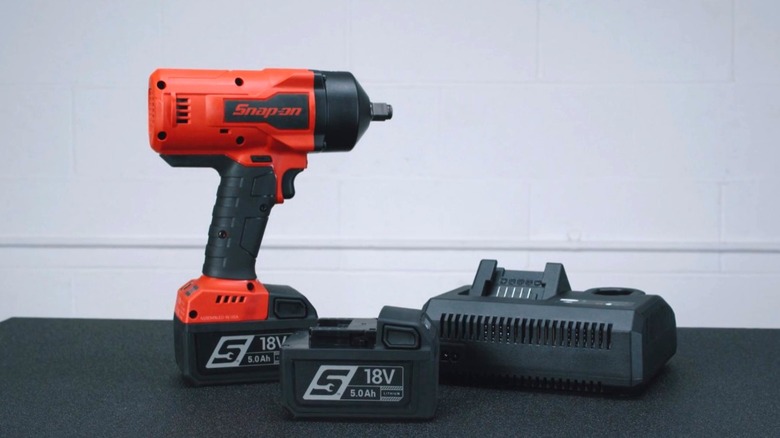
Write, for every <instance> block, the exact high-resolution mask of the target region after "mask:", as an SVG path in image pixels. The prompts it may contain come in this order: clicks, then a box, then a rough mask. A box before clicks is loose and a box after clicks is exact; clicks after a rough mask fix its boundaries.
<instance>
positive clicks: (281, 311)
mask: <svg viewBox="0 0 780 438" xmlns="http://www.w3.org/2000/svg"><path fill="white" fill-rule="evenodd" d="M306 313H307V312H306V304H304V302H303V301H302V300H296V299H289V298H277V299H275V300H274V315H276V317H277V318H279V319H301V318H306Z"/></svg>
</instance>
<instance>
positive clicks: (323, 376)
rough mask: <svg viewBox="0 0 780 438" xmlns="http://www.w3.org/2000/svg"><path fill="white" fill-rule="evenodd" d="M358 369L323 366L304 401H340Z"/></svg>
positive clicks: (345, 366)
mask: <svg viewBox="0 0 780 438" xmlns="http://www.w3.org/2000/svg"><path fill="white" fill-rule="evenodd" d="M357 369H358V367H357V366H354V365H321V366H320V368H319V369H318V370H317V374H315V375H314V378H313V379H311V383H309V387H308V388H307V389H306V392H305V393H304V394H303V399H304V400H340V399H341V396H342V395H344V390H346V389H347V385H349V382H350V381H351V380H352V376H354V375H355V372H356V371H357Z"/></svg>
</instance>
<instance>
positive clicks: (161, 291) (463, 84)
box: [0, 0, 780, 327]
mask: <svg viewBox="0 0 780 438" xmlns="http://www.w3.org/2000/svg"><path fill="white" fill-rule="evenodd" d="M777 23H780V3H778V2H774V1H771V0H763V1H762V0H753V1H746V0H707V1H705V0H702V1H693V0H685V1H672V0H669V1H657V0H656V1H649V0H648V1H636V2H621V1H617V0H610V1H607V0H603V1H602V0H596V1H589V2H568V1H539V2H537V1H484V2H474V1H426V2H420V1H412V0H408V1H394V2H360V1H356V0H353V1H349V0H338V1H330V2H317V1H313V0H310V1H303V0H301V1H287V2H279V1H273V2H272V1H250V0H242V1H223V2H213V1H205V0H204V1H196V2H193V1H184V0H169V1H165V2H159V1H153V0H143V1H134V2H109V1H101V0H80V1H77V2H56V1H53V0H49V1H24V2H10V3H9V4H7V5H5V7H4V9H3V14H2V15H0V98H2V104H0V133H2V136H0V144H1V145H2V150H3V151H4V152H5V153H4V154H3V159H2V160H0V193H1V194H2V197H0V202H2V206H3V207H2V208H3V211H2V214H0V278H2V279H3V280H2V282H1V283H0V285H2V289H0V320H2V319H4V318H7V317H10V316H58V317H97V318H163V319H167V318H170V315H171V313H172V308H173V300H174V291H175V289H176V288H177V287H178V286H179V284H181V283H182V282H183V281H185V280H187V279H188V278H190V277H193V276H196V275H198V274H199V269H200V265H201V263H202V252H203V249H202V246H203V244H204V242H205V232H206V230H207V228H208V223H209V221H210V212H211V206H212V202H213V196H214V192H215V189H216V185H217V176H216V173H215V172H213V171H211V170H196V169H173V168H170V167H168V166H167V165H166V164H165V163H164V162H163V161H162V160H160V159H159V158H158V157H156V156H155V154H154V153H153V152H152V150H151V149H150V148H149V146H148V139H147V132H146V129H147V127H146V81H147V77H148V75H149V73H151V71H152V70H154V69H155V68H157V67H181V68H247V69H260V68H265V67H305V68H317V69H323V70H329V69H331V70H335V69H339V70H342V69H343V70H350V71H352V72H354V73H355V75H356V76H357V77H358V79H359V80H360V81H361V83H362V84H363V86H364V88H365V89H366V90H367V91H368V93H369V95H370V96H372V97H373V98H374V99H375V100H381V101H387V102H390V103H392V104H393V106H394V109H395V116H394V118H393V120H392V121H390V122H387V123H384V124H375V125H374V126H372V127H371V129H369V131H368V133H367V134H366V135H365V137H364V138H363V140H362V141H361V142H360V144H359V145H358V146H357V147H356V148H355V150H354V151H353V152H351V153H349V154H322V155H314V156H311V157H310V160H309V169H308V170H307V171H306V172H305V173H304V174H302V175H301V176H300V177H299V178H298V179H297V181H296V188H297V194H296V197H295V199H293V200H291V201H289V202H286V203H285V204H284V205H281V206H278V207H276V208H275V210H274V213H273V215H272V217H271V222H270V224H269V226H268V231H267V234H266V240H265V245H264V247H263V249H262V250H261V255H260V259H259V262H258V271H259V272H260V273H261V280H262V281H264V282H267V283H283V284H290V285H292V286H294V287H296V288H298V289H299V290H301V291H302V292H304V293H306V294H307V296H308V297H309V298H310V299H311V301H312V302H313V303H314V304H315V305H316V306H317V308H318V310H319V312H320V314H321V315H323V316H372V315H375V314H376V313H377V312H378V311H379V309H380V307H381V306H382V305H383V304H393V305H402V306H413V307H418V306H420V305H422V304H423V303H424V302H425V300H426V299H427V298H428V297H430V296H431V295H435V294H438V293H441V292H444V291H447V290H449V289H451V288H454V287H456V286H459V285H461V284H465V283H469V282H470V281H471V279H472V277H473V273H474V270H475V268H476V266H477V264H478V262H479V260H480V259H481V258H496V259H498V260H499V263H500V265H501V266H505V267H507V268H515V269H534V270H539V269H542V268H543V267H544V263H545V262H547V261H559V262H562V263H564V264H565V265H566V266H567V270H568V272H569V276H570V280H571V282H572V284H573V285H574V287H575V288H577V289H587V288H590V287H595V286H607V285H623V286H632V287H637V288H640V289H644V290H646V291H647V292H649V293H655V294H660V295H662V296H664V297H665V298H666V299H667V300H668V301H669V302H670V303H671V304H672V306H673V307H674V309H675V311H676V313H677V317H678V323H679V325H681V326H728V327H780V317H778V313H780V312H778V310H780V226H778V224H780V206H779V204H780V201H778V196H777V193H778V192H780V176H778V173H777V171H776V169H777V168H778V167H779V166H780V27H778V24H777Z"/></svg>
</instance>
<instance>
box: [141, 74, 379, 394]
mask: <svg viewBox="0 0 780 438" xmlns="http://www.w3.org/2000/svg"><path fill="white" fill-rule="evenodd" d="M391 117H392V107H390V106H389V105H387V104H383V103H371V102H370V101H369V99H368V96H367V95H366V93H365V91H363V89H362V88H361V87H360V85H359V84H358V83H357V81H356V80H355V78H354V76H352V74H350V73H347V72H323V71H315V70H303V69H266V70H260V71H245V70H232V71H231V70H177V69H160V70H157V71H155V72H154V73H152V75H151V77H150V78H149V139H150V143H151V146H152V148H153V149H154V150H155V151H156V152H158V153H159V154H160V155H161V157H162V158H163V159H164V160H165V161H166V162H168V164H170V165H171V166H174V167H211V168H214V169H216V170H217V171H218V172H219V174H220V177H221V180H220V185H219V188H218V189H217V199H216V203H215V205H214V210H213V213H212V222H211V226H210V227H209V233H208V235H209V238H208V244H207V246H206V254H205V255H206V257H205V261H204V264H203V275H202V276H200V277H199V278H197V279H193V280H190V281H188V282H187V283H185V284H184V286H182V287H181V288H180V289H179V291H178V294H177V300H176V307H175V311H174V339H175V348H176V360H177V363H178V365H179V368H180V369H181V371H182V373H183V375H184V377H185V378H186V379H187V380H188V381H190V382H191V383H193V384H196V385H199V384H210V383H234V382H248V381H265V380H274V379H277V378H278V365H279V360H278V349H279V347H280V345H281V343H282V342H283V341H284V339H285V338H286V336H288V335H289V334H291V333H292V332H293V331H295V330H299V329H305V328H308V327H310V326H311V325H312V324H314V323H315V322H316V319H317V314H316V311H315V310H314V307H313V306H312V305H311V303H309V301H308V300H307V299H306V298H305V297H304V296H303V295H302V294H300V293H299V292H297V291H296V290H294V289H292V288H290V287H289V286H278V285H263V284H262V283H261V282H259V281H258V280H257V275H256V273H255V262H256V258H257V253H258V250H259V248H260V244H261V242H262V237H263V234H264V232H265V227H266V224H267V222H268V216H269V214H270V211H271V208H272V207H273V206H274V205H275V204H277V203H282V202H284V200H285V199H289V198H292V197H293V196H294V195H295V188H294V180H295V177H296V175H297V174H298V173H299V172H301V171H303V170H304V169H305V168H306V166H307V154H309V153H311V152H332V151H349V150H351V149H352V148H353V147H354V146H355V144H356V143H357V141H358V140H359V139H360V137H361V136H362V135H363V133H364V132H365V130H366V129H367V128H368V125H369V123H370V122H371V121H372V120H374V121H377V120H387V119H389V118H391Z"/></svg>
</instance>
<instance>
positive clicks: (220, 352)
mask: <svg viewBox="0 0 780 438" xmlns="http://www.w3.org/2000/svg"><path fill="white" fill-rule="evenodd" d="M253 338H254V335H241V336H223V337H221V338H220V339H219V343H217V347H216V348H214V351H213V352H212V353H211V357H210V358H209V361H208V363H207V364H206V368H230V367H237V366H240V365H241V360H242V359H243V358H244V355H246V351H247V350H248V349H249V345H250V344H251V343H252V339H253Z"/></svg>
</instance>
